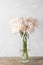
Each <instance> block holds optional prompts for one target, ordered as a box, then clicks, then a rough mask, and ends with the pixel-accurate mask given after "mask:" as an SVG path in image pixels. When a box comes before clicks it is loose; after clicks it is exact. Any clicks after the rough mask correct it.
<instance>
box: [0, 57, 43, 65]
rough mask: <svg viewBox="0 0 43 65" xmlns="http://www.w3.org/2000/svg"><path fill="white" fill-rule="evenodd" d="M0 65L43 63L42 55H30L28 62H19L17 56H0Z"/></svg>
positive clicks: (33, 64)
mask: <svg viewBox="0 0 43 65" xmlns="http://www.w3.org/2000/svg"><path fill="white" fill-rule="evenodd" d="M0 65H43V57H31V58H30V61H29V62H28V63H21V62H20V58H19V57H0Z"/></svg>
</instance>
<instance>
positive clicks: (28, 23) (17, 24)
mask: <svg viewBox="0 0 43 65" xmlns="http://www.w3.org/2000/svg"><path fill="white" fill-rule="evenodd" d="M10 26H11V30H12V32H13V33H17V32H20V30H21V31H23V32H24V31H25V32H29V33H31V32H33V31H34V30H35V28H36V27H38V21H37V20H36V19H34V18H32V17H30V18H28V19H26V18H21V17H20V18H16V19H12V20H11V21H10Z"/></svg>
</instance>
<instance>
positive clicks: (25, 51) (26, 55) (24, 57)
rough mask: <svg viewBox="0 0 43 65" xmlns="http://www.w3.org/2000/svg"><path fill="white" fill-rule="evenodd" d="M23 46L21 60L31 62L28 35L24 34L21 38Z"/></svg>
mask: <svg viewBox="0 0 43 65" xmlns="http://www.w3.org/2000/svg"><path fill="white" fill-rule="evenodd" d="M21 42H22V45H21V46H22V47H21V51H20V52H21V62H23V63H26V62H29V49H28V42H27V36H26V35H25V34H24V35H23V36H22V38H21Z"/></svg>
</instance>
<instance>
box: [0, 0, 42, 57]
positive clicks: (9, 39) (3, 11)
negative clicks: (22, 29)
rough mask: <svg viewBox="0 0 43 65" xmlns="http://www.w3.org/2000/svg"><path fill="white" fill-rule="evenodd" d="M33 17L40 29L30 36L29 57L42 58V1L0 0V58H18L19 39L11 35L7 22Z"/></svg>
mask: <svg viewBox="0 0 43 65" xmlns="http://www.w3.org/2000/svg"><path fill="white" fill-rule="evenodd" d="M31 16H33V17H35V18H37V19H38V20H39V23H40V27H39V29H37V31H35V33H33V34H32V35H30V49H31V51H30V56H43V0H0V56H19V50H20V37H19V35H18V34H17V35H13V34H12V33H11V30H10V28H9V24H8V23H9V20H10V19H12V18H14V17H26V18H28V17H31Z"/></svg>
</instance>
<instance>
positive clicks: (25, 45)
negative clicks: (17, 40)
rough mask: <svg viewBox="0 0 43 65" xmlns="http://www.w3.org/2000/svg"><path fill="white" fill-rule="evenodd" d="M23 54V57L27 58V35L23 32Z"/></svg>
mask: <svg viewBox="0 0 43 65" xmlns="http://www.w3.org/2000/svg"><path fill="white" fill-rule="evenodd" d="M23 56H24V57H25V59H28V51H27V37H26V35H25V34H24V36H23Z"/></svg>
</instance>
